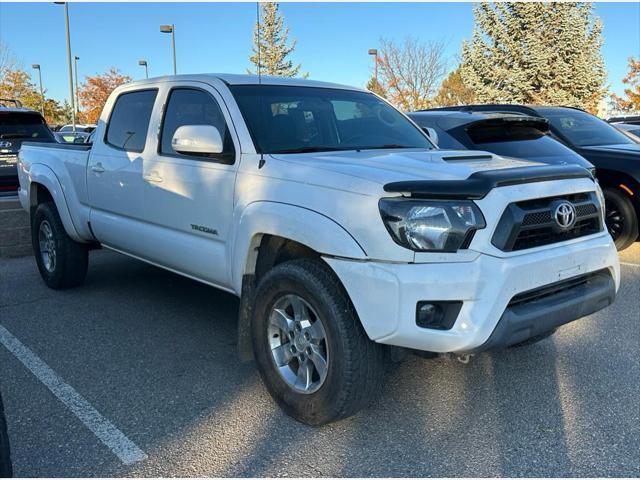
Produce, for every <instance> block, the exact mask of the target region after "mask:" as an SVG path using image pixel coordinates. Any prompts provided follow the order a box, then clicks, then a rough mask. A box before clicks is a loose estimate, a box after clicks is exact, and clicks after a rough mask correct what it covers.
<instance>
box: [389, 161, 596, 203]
mask: <svg viewBox="0 0 640 480" xmlns="http://www.w3.org/2000/svg"><path fill="white" fill-rule="evenodd" d="M572 178H593V177H592V175H591V173H590V172H589V171H588V170H585V169H584V168H582V167H579V166H577V165H558V166H555V165H547V166H539V167H538V166H536V167H518V168H504V169H500V170H485V171H481V172H476V173H473V174H472V175H471V176H469V178H467V179H465V180H408V181H403V182H392V183H387V184H386V185H385V186H384V191H385V192H389V193H408V194H410V195H411V196H412V197H414V198H434V199H435V198H442V199H468V200H478V199H481V198H484V197H485V196H486V195H487V194H488V193H489V192H490V191H491V190H492V189H494V188H496V187H506V186H509V185H519V184H523V183H536V182H548V181H552V180H566V179H572Z"/></svg>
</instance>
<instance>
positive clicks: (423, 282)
mask: <svg viewBox="0 0 640 480" xmlns="http://www.w3.org/2000/svg"><path fill="white" fill-rule="evenodd" d="M325 260H326V261H327V263H328V264H329V265H330V266H331V267H332V268H333V270H334V271H335V272H336V274H337V275H338V277H339V278H340V280H341V281H342V283H343V285H344V287H345V288H346V290H347V292H348V293H349V296H350V298H351V301H352V302H353V304H354V306H355V308H356V311H357V312H358V315H359V317H360V320H361V322H362V325H363V327H364V329H365V331H366V332H367V334H368V335H369V337H370V338H371V339H372V340H374V341H376V342H379V343H384V344H389V345H396V346H400V347H407V348H413V349H417V350H425V351H431V352H460V353H464V352H477V351H480V350H485V349H487V348H496V347H500V346H506V345H509V344H512V343H517V342H516V340H517V341H523V340H525V339H526V338H528V337H529V336H534V335H538V334H540V333H544V331H547V330H550V329H553V328H555V327H557V326H559V325H561V324H564V323H567V322H569V321H571V320H575V319H577V318H580V317H582V316H584V315H589V314H591V313H593V312H595V311H597V310H599V309H601V308H604V307H605V306H607V305H608V304H609V303H611V302H612V301H613V298H614V296H615V292H616V291H617V289H618V286H619V283H620V266H619V262H618V255H617V252H616V249H615V246H614V244H613V241H612V240H611V237H610V236H609V235H608V234H607V233H599V234H596V235H592V236H591V237H585V238H583V239H581V241H578V242H575V243H571V244H569V245H567V244H559V245H556V246H551V247H549V248H544V249H542V250H540V249H536V251H534V252H530V253H526V252H525V253H522V254H518V255H513V256H509V257H507V258H497V257H494V256H491V255H487V254H478V255H477V256H476V257H475V258H472V259H471V260H470V261H465V262H451V263H422V264H418V263H413V264H400V263H385V262H373V261H371V262H361V261H351V260H345V259H338V258H325ZM598 271H605V272H607V273H608V278H610V281H609V282H608V283H607V282H606V281H605V282H604V283H598V284H597V285H596V287H597V288H595V290H589V289H582V290H579V292H580V293H579V294H578V295H577V296H576V295H573V296H570V297H567V298H564V297H562V298H560V297H557V298H555V300H554V301H552V302H549V301H546V302H532V303H530V304H528V305H527V307H526V308H522V307H519V308H518V309H517V310H515V311H514V309H513V308H511V307H509V304H510V302H511V301H512V299H513V298H514V297H516V296H517V295H519V294H522V293H523V292H529V291H532V290H535V289H538V288H540V287H543V286H546V285H550V284H555V283H557V282H560V281H563V280H567V279H570V278H574V277H579V276H582V275H585V274H588V273H591V272H598ZM603 278H604V277H603ZM592 286H593V285H592ZM447 300H448V301H462V302H463V305H462V309H461V310H460V313H459V315H458V318H457V320H456V322H455V324H454V325H453V327H452V328H451V329H450V330H433V329H427V328H421V327H418V326H417V325H416V304H417V303H418V302H419V301H447ZM554 302H555V303H554ZM494 335H495V336H494ZM523 337H524V338H523Z"/></svg>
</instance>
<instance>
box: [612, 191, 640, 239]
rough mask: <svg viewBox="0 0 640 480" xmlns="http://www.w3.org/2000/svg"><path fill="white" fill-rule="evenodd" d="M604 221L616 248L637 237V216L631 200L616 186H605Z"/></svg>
mask: <svg viewBox="0 0 640 480" xmlns="http://www.w3.org/2000/svg"><path fill="white" fill-rule="evenodd" d="M603 193H604V199H605V223H606V225H607V230H608V231H609V234H610V235H611V238H613V241H614V242H615V244H616V248H617V249H618V250H624V249H625V248H627V247H629V246H631V244H632V243H633V242H635V241H636V240H637V238H638V217H637V215H636V211H635V209H634V208H633V203H632V202H631V200H630V199H629V198H628V197H627V196H626V195H625V194H624V193H622V192H621V191H620V190H618V189H617V188H605V189H604V190H603Z"/></svg>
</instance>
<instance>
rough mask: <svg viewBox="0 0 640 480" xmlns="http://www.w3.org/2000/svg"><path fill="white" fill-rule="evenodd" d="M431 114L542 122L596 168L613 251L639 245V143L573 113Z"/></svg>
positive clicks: (498, 108) (482, 108) (506, 108)
mask: <svg viewBox="0 0 640 480" xmlns="http://www.w3.org/2000/svg"><path fill="white" fill-rule="evenodd" d="M432 111H440V112H446V111H456V112H474V113H476V112H484V113H487V112H492V113H507V114H517V115H522V116H527V117H538V118H544V119H546V120H548V121H549V131H550V134H551V136H552V137H553V138H554V139H556V140H558V141H559V142H561V143H563V144H564V145H566V146H567V147H569V148H570V149H572V150H573V151H575V152H576V153H578V154H579V155H581V156H582V157H584V158H585V159H587V160H588V161H589V162H590V163H592V164H593V165H594V166H595V168H596V176H597V178H598V181H599V182H600V185H601V186H602V189H603V191H604V195H605V200H606V202H605V203H606V219H605V220H606V224H607V228H608V230H609V233H610V234H611V236H612V237H613V239H614V240H615V242H616V247H617V248H618V250H623V249H625V248H627V247H629V246H630V245H631V244H632V243H633V242H635V241H637V240H639V237H638V218H640V142H637V141H635V140H634V139H633V138H632V137H631V136H629V135H625V134H624V133H622V132H620V131H619V130H617V129H616V128H615V127H613V126H612V125H611V124H609V123H607V122H605V121H604V120H601V119H600V118H598V117H596V116H595V115H591V114H590V113H587V112H585V111H583V110H580V109H578V108H571V107H540V106H526V105H500V104H490V105H467V106H460V107H444V108H440V109H434V110H432Z"/></svg>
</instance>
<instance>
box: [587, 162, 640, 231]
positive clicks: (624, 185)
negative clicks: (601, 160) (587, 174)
mask: <svg viewBox="0 0 640 480" xmlns="http://www.w3.org/2000/svg"><path fill="white" fill-rule="evenodd" d="M596 177H597V178H598V183H600V186H601V187H602V188H615V189H616V190H618V191H620V192H621V193H622V194H624V196H625V197H627V198H628V199H629V200H631V203H632V204H633V208H634V210H635V211H636V217H638V219H640V183H638V181H637V180H636V179H635V178H633V177H631V176H630V175H627V174H626V173H622V172H617V171H615V170H606V169H600V168H599V169H597V170H596Z"/></svg>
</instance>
